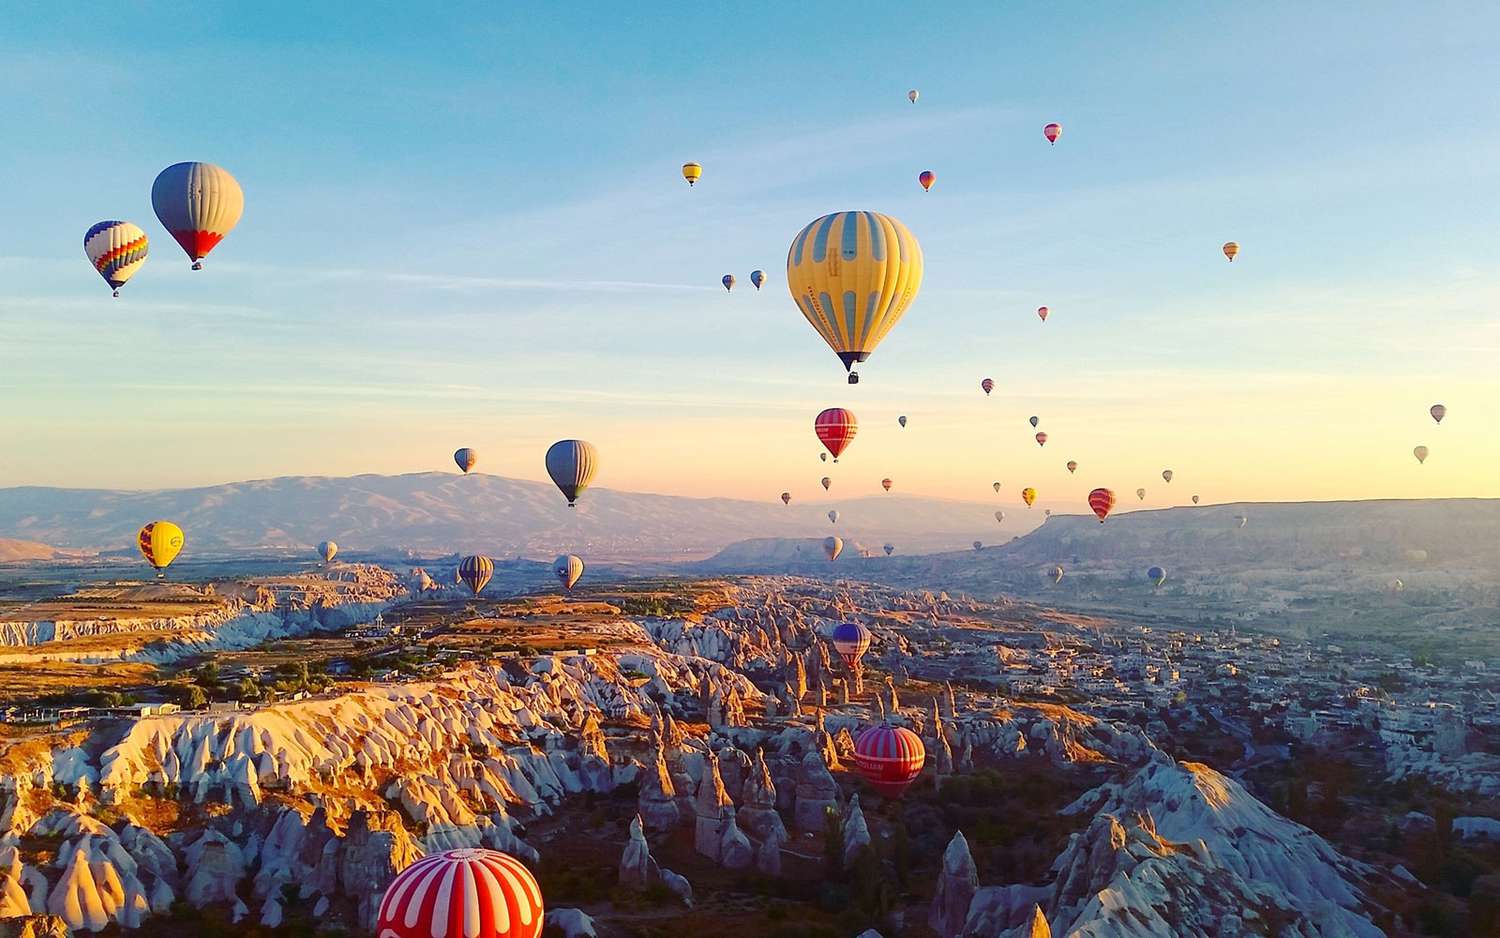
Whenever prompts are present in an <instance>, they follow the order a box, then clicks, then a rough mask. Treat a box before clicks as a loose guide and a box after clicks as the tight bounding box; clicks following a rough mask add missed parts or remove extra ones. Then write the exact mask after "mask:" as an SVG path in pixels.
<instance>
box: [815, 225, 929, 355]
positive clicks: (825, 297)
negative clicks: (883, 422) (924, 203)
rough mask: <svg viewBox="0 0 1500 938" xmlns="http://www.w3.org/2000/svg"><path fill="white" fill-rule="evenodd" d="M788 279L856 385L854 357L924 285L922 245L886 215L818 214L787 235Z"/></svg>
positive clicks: (873, 343)
mask: <svg viewBox="0 0 1500 938" xmlns="http://www.w3.org/2000/svg"><path fill="white" fill-rule="evenodd" d="M786 285H787V289H788V290H789V291H790V292H791V294H792V300H793V301H794V302H796V304H797V308H798V309H800V310H801V311H802V315H803V316H805V317H806V318H807V321H808V322H809V323H811V324H812V327H813V328H814V329H816V330H818V335H820V336H822V337H823V341H825V342H827V343H828V346H829V348H831V349H833V351H834V352H835V354H837V355H838V357H839V360H840V361H842V362H843V363H844V367H845V368H846V369H848V370H849V372H850V374H849V383H850V384H856V383H858V381H859V375H857V374H855V373H854V365H855V363H856V362H862V361H864V360H865V359H867V358H869V357H870V353H871V352H873V351H875V347H876V346H877V345H879V344H880V340H881V339H884V338H885V336H886V333H888V332H890V331H891V329H892V328H893V327H894V326H895V325H896V323H897V321H899V320H900V319H901V316H902V314H904V313H905V312H906V310H907V307H909V306H911V301H912V300H913V299H914V298H915V297H916V295H917V290H918V289H920V288H921V286H922V246H921V245H919V244H918V243H917V239H916V238H915V237H913V236H912V233H911V232H910V231H908V230H907V229H906V226H905V225H903V224H901V222H899V221H897V220H896V219H894V218H892V217H890V216H889V215H882V214H880V213H879V212H835V213H834V214H832V215H824V216H823V217H822V218H819V219H817V220H816V221H814V222H813V223H812V224H810V225H808V226H807V227H806V228H803V229H802V231H801V233H799V234H798V235H797V237H796V238H794V239H793V240H792V247H791V250H790V251H788V252H787V258H786Z"/></svg>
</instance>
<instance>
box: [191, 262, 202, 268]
mask: <svg viewBox="0 0 1500 938" xmlns="http://www.w3.org/2000/svg"><path fill="white" fill-rule="evenodd" d="M193 269H194V270H202V269H203V262H202V261H193Z"/></svg>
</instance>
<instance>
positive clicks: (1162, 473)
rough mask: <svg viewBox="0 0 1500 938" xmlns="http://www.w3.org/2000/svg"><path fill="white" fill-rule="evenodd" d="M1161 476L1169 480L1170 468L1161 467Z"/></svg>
mask: <svg viewBox="0 0 1500 938" xmlns="http://www.w3.org/2000/svg"><path fill="white" fill-rule="evenodd" d="M1161 477H1162V478H1163V479H1166V480H1167V481H1168V482H1171V481H1172V470H1170V469H1163V470H1162V471H1161Z"/></svg>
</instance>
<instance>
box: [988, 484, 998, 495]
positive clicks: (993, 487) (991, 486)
mask: <svg viewBox="0 0 1500 938" xmlns="http://www.w3.org/2000/svg"><path fill="white" fill-rule="evenodd" d="M990 488H992V489H994V490H995V494H997V495H998V494H999V493H1000V483H999V482H991V483H990Z"/></svg>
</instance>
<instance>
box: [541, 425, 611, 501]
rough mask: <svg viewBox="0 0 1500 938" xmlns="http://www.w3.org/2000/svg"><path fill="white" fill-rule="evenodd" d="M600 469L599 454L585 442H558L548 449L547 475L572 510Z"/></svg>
mask: <svg viewBox="0 0 1500 938" xmlns="http://www.w3.org/2000/svg"><path fill="white" fill-rule="evenodd" d="M598 469H599V452H598V450H596V449H594V444H592V443H587V442H584V441H583V440H558V441H557V442H556V443H553V444H552V445H551V446H549V447H548V448H547V475H549V476H551V477H552V482H553V484H555V485H556V486H557V487H558V488H559V489H560V490H562V493H563V497H565V498H566V499H567V500H568V507H569V508H572V507H573V506H574V504H575V503H576V502H577V501H578V496H580V495H582V494H583V491H584V489H586V488H588V487H589V483H590V482H592V481H594V473H595V472H596V471H598Z"/></svg>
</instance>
